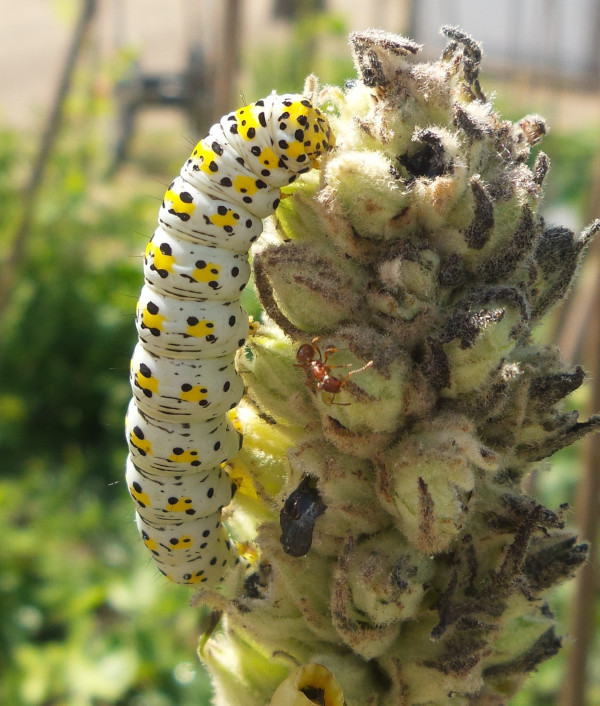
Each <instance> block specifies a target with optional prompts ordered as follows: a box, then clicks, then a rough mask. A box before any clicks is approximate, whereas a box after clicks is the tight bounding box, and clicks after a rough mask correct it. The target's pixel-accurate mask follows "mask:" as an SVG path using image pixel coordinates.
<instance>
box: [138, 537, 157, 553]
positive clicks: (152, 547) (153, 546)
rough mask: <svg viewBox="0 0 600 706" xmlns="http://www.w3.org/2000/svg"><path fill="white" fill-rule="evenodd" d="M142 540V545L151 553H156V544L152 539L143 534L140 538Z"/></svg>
mask: <svg viewBox="0 0 600 706" xmlns="http://www.w3.org/2000/svg"><path fill="white" fill-rule="evenodd" d="M144 534H145V533H144ZM142 539H143V540H144V544H145V545H146V546H147V547H148V549H149V550H150V551H151V552H158V544H157V543H156V541H155V540H154V539H152V538H151V537H149V536H148V535H147V534H145V536H142Z"/></svg>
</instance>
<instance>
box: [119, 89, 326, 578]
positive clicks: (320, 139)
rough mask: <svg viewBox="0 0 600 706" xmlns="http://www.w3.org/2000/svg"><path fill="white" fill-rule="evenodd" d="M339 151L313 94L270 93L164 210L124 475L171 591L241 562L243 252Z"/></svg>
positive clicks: (153, 252)
mask: <svg viewBox="0 0 600 706" xmlns="http://www.w3.org/2000/svg"><path fill="white" fill-rule="evenodd" d="M333 146H334V137H333V134H332V132H331V128H330V126H329V123H328V121H327V118H326V117H325V116H324V115H323V113H322V112H321V111H320V110H319V109H318V108H317V107H316V106H314V105H313V103H312V102H311V101H310V100H309V99H308V98H305V97H303V96H301V95H281V96H279V95H277V94H275V93H273V94H271V95H270V96H268V97H267V98H264V99H263V100H259V101H257V102H256V103H252V104H250V105H247V106H245V107H243V108H240V109H239V110H237V111H234V112H232V113H229V114H228V115H225V116H224V117H223V118H221V120H220V121H219V122H217V123H215V125H213V126H212V127H211V128H210V130H209V133H208V135H207V136H206V137H205V138H203V139H202V140H200V141H199V142H198V143H197V145H196V146H195V148H194V150H193V152H192V154H191V156H190V158H189V159H188V160H187V161H186V162H185V164H184V165H183V167H182V169H181V172H180V174H179V176H177V177H176V178H175V180H174V181H173V182H172V183H171V185H170V186H169V188H168V189H167V192H166V194H165V196H164V200H163V202H162V204H161V207H160V210H159V214H158V227H157V228H156V230H155V231H154V234H153V236H152V239H151V240H150V242H149V243H148V246H147V248H146V252H145V255H144V286H143V288H142V291H141V294H140V297H139V300H138V303H137V308H136V316H135V320H136V329H137V334H138V343H137V346H136V347H135V350H134V352H133V357H132V359H131V369H130V383H131V389H132V393H133V397H132V399H131V402H130V404H129V407H128V410H127V417H126V422H125V427H126V438H127V442H128V448H129V454H128V457H127V462H126V472H125V476H126V482H127V487H128V490H129V493H130V495H131V497H132V499H133V501H134V503H135V505H136V525H137V528H138V531H139V533H140V534H141V536H142V539H143V541H144V543H145V545H146V546H147V548H148V549H149V550H150V552H151V555H152V558H153V559H154V562H155V564H156V566H157V567H158V569H159V570H160V571H161V573H162V574H163V575H164V576H166V577H167V578H168V579H169V580H171V581H173V582H175V583H178V584H185V585H204V586H205V587H212V586H216V585H218V584H219V583H220V582H222V581H223V580H224V576H225V573H226V570H227V569H228V567H231V566H233V565H235V564H236V563H238V562H239V553H238V550H237V547H236V546H235V544H234V543H233V542H232V540H231V538H230V537H229V534H228V531H227V529H226V527H225V526H224V525H223V523H222V518H221V511H222V509H223V507H225V506H226V505H228V504H229V502H230V501H231V498H232V496H233V492H234V488H233V486H232V483H231V482H230V480H229V477H228V474H227V472H226V464H227V461H228V460H229V459H231V458H232V457H233V456H235V455H236V454H237V452H238V451H239V449H240V448H241V441H242V436H241V432H240V431H238V430H237V429H236V428H235V427H236V425H235V424H234V423H233V422H232V421H231V419H230V416H229V415H228V412H229V411H230V410H232V409H233V408H234V407H236V405H237V404H238V403H239V401H240V399H241V397H242V395H243V392H244V385H243V381H242V379H241V378H240V377H239V376H238V374H237V373H236V370H235V365H234V358H235V354H236V351H237V350H238V349H239V348H240V347H241V346H243V345H244V343H245V340H246V336H247V335H248V326H249V321H248V316H247V314H246V313H245V312H244V310H243V309H242V307H241V305H240V296H241V292H242V290H243V289H244V287H245V286H246V283H247V281H248V278H249V276H250V265H249V262H248V251H249V249H250V246H251V245H252V243H253V242H255V241H256V240H257V239H258V237H259V236H260V234H261V233H262V230H263V226H262V219H263V218H265V217H267V216H268V215H270V214H272V213H274V211H275V209H276V208H277V206H278V204H279V200H280V196H281V190H280V189H281V187H282V186H285V185H286V184H290V183H292V182H293V181H294V180H295V179H296V178H297V177H298V176H299V175H300V174H303V173H305V172H308V171H309V170H310V169H311V168H313V167H315V166H316V165H317V164H318V160H319V157H320V156H321V155H322V154H324V153H325V152H327V151H328V150H330V149H331V148H332V147H333Z"/></svg>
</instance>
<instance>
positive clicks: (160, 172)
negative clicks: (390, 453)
mask: <svg viewBox="0 0 600 706" xmlns="http://www.w3.org/2000/svg"><path fill="white" fill-rule="evenodd" d="M442 24H455V25H459V26H461V27H462V28H463V29H464V30H465V31H467V32H468V33H469V34H471V35H472V36H473V37H474V38H475V39H476V40H478V41H481V42H483V48H484V52H485V58H484V63H483V72H482V81H481V82H482V86H483V90H484V92H486V93H488V94H490V93H495V101H496V107H497V108H498V109H499V111H500V113H501V114H502V115H503V117H505V118H510V119H518V118H520V117H522V116H523V115H525V114H526V113H532V112H539V113H541V114H542V115H544V116H545V117H546V118H547V120H548V122H549V124H550V126H551V132H550V134H549V136H547V137H546V138H545V139H544V141H543V145H542V147H543V149H544V151H545V152H547V153H548V154H549V156H550V158H551V160H552V171H551V173H550V176H549V178H548V180H547V195H546V201H545V206H544V211H543V212H544V216H545V217H546V219H547V220H548V221H550V222H556V223H560V224H563V225H568V226H569V227H571V228H573V229H574V230H576V231H577V230H580V229H581V228H582V227H583V225H584V224H585V223H586V222H588V221H589V220H591V219H592V218H596V217H599V216H600V49H599V47H600V3H599V2H598V0H495V1H494V3H482V2H477V0H419V1H418V2H417V1H415V0H413V1H412V2H410V1H408V0H372V2H364V1H359V0H170V1H169V2H164V0H162V1H160V0H20V1H19V3H15V2H12V1H11V0H0V67H2V68H1V70H0V703H2V704H6V705H7V706H13V705H15V706H21V705H24V706H30V705H31V706H51V705H52V706H55V705H56V706H58V705H63V704H64V705H68V706H88V705H90V706H91V705H93V706H103V705H105V704H106V705H109V704H110V705H113V704H127V705H129V704H131V705H133V706H170V705H171V704H173V705H178V706H191V705H192V704H194V705H195V706H197V705H201V706H203V705H204V704H208V703H209V700H210V685H209V684H208V682H207V680H206V677H205V675H204V673H203V671H202V668H201V666H200V664H199V663H198V661H197V659H196V655H195V650H196V646H197V645H196V642H197V639H198V636H199V635H200V633H201V631H202V621H203V615H202V613H201V612H200V611H198V610H191V609H189V608H188V607H187V603H188V599H189V595H190V594H189V591H188V590H187V589H184V588H180V587H176V586H173V585H167V584H166V581H165V580H163V579H162V577H159V576H158V575H157V573H156V571H155V570H154V568H153V567H152V566H151V565H150V560H149V558H148V556H147V554H146V552H144V551H141V549H140V543H139V539H138V536H137V532H136V530H135V528H134V525H133V521H132V514H133V509H132V505H131V502H130V500H129V497H128V495H127V493H126V490H125V487H124V484H123V481H122V470H123V464H124V460H125V453H126V451H125V445H124V441H123V416H124V412H125V407H126V405H127V402H128V399H129V394H130V393H129V387H128V368H129V356H130V353H131V351H132V349H133V346H134V341H135V329H134V325H133V312H134V308H135V302H136V299H137V294H138V291H139V288H140V286H141V264H142V263H141V253H142V251H143V248H144V247H145V244H146V242H147V240H148V238H149V237H150V236H151V234H152V230H153V227H154V223H155V220H156V213H157V209H158V206H159V203H160V200H161V199H162V194H163V192H164V188H165V186H166V185H167V184H168V183H169V182H170V180H171V178H172V176H173V175H175V174H176V173H177V172H178V171H179V168H180V166H181V164H182V162H183V160H184V159H185V158H186V157H187V153H188V151H189V149H190V144H192V143H193V142H195V140H196V139H197V138H198V137H199V136H201V134H202V133H203V132H204V131H205V130H206V129H207V128H208V127H209V126H210V124H211V123H212V122H213V121H214V120H215V119H216V118H218V117H219V116H220V115H221V114H223V113H225V112H228V111H229V110H231V109H232V108H235V107H238V106H240V105H242V104H244V103H247V102H250V101H252V100H256V99H257V98H259V97H261V96H262V95H265V94H267V93H269V92H270V91H271V90H272V89H277V91H278V92H284V91H286V90H291V91H299V90H301V89H302V85H303V80H304V77H305V76H306V74H308V73H310V72H314V73H316V74H317V75H318V76H319V77H320V79H321V81H322V82H324V83H335V84H340V85H343V83H344V82H345V81H346V80H348V79H349V78H352V77H353V75H354V70H353V67H352V63H351V60H350V54H349V50H348V47H347V34H348V32H349V31H351V30H354V29H365V28H367V27H380V28H383V29H386V30H389V31H393V32H397V33H401V34H406V35H409V36H411V37H412V38H413V39H415V40H417V41H419V42H421V43H424V44H425V47H424V51H423V54H422V55H423V56H424V57H427V58H435V57H437V56H439V54H440V52H441V49H442V47H443V45H444V42H443V40H442V38H441V37H440V36H439V28H440V26H441V25H442ZM599 260H600V247H595V248H592V250H591V251H590V253H589V256H588V258H587V262H586V265H585V267H584V268H583V271H582V276H581V277H580V281H579V284H578V286H577V287H576V288H575V289H574V291H573V292H572V293H571V298H570V300H569V302H567V303H566V304H565V305H563V306H562V307H560V308H559V309H558V310H556V311H555V312H554V313H553V316H552V317H551V318H550V320H549V321H548V322H547V324H546V325H545V326H544V329H543V330H542V331H539V332H537V334H536V335H538V336H539V337H540V339H542V340H546V341H549V342H557V343H559V345H560V346H561V348H562V350H563V353H564V354H565V356H566V357H567V358H569V359H570V360H572V362H574V363H582V364H583V365H584V367H586V369H587V370H588V371H590V380H589V382H588V385H587V386H586V387H585V389H582V390H579V391H577V393H576V394H575V395H573V398H574V399H573V400H571V401H570V404H572V405H573V407H574V408H577V409H579V410H581V412H582V415H583V416H585V415H587V414H588V413H589V412H590V410H591V409H592V408H593V409H594V410H596V411H598V410H600V390H599V385H600V366H599V362H598V359H599V358H600V356H599V355H598V351H599V350H600V338H599V333H598V332H599V331H600V311H599V309H600V289H599V288H598V287H599V285H598V282H599V281H600V277H599V276H598V267H599V266H600V265H599ZM245 296H246V304H247V305H248V307H249V308H250V310H251V312H252V313H255V314H258V311H257V310H256V303H255V301H254V300H253V298H252V294H251V293H248V294H246V295H245ZM599 465H600V448H599V447H598V442H596V443H595V445H594V443H593V442H592V443H590V442H588V443H587V444H581V445H579V446H578V447H576V448H570V449H568V450H566V451H565V452H563V453H561V454H559V455H557V456H556V457H554V459H553V464H552V470H551V471H550V472H544V473H540V474H538V475H535V476H533V477H532V478H530V479H529V491H530V492H531V493H532V494H534V495H536V496H538V497H540V498H541V499H543V500H544V502H545V503H546V504H548V505H549V506H551V507H556V506H558V505H559V504H561V503H563V502H569V503H570V504H571V506H572V508H573V510H572V512H571V513H570V515H569V518H570V521H571V523H572V524H573V525H575V526H578V527H579V528H580V533H581V536H582V537H585V538H587V539H596V537H597V535H598V515H599V512H598V510H599V508H598V504H599V495H600V487H599V484H600V474H599V473H598V472H597V468H598V467H599ZM594 471H596V472H594ZM596 546H597V545H593V547H594V548H593V550H592V560H591V562H590V565H589V566H588V567H586V569H585V571H584V572H582V573H581V574H580V575H579V578H578V580H577V582H571V584H570V585H568V586H565V587H563V588H561V589H560V590H559V591H557V592H556V593H555V594H554V595H553V596H552V597H551V605H552V609H553V610H554V611H555V612H556V614H557V617H558V619H559V622H560V632H561V633H562V634H563V635H565V638H564V646H565V649H564V650H563V651H562V652H561V653H560V654H559V656H557V657H556V658H554V659H552V660H551V661H550V662H548V663H544V664H543V665H542V666H541V667H540V668H539V670H538V671H537V672H535V673H533V674H532V675H531V677H530V679H529V680H528V682H527V685H526V688H525V689H524V691H523V692H522V693H521V694H520V695H519V696H518V697H516V698H515V699H513V701H512V702H511V706H534V705H535V706H546V705H547V706H550V705H554V704H560V705H561V706H583V705H584V704H585V705H586V706H593V705H594V704H596V705H598V704H600V629H598V628H599V627H600V611H599V608H598V606H599V605H600V603H599V602H598V600H597V597H598V584H597V578H596V575H597V574H596V572H597V559H598V550H597V548H596Z"/></svg>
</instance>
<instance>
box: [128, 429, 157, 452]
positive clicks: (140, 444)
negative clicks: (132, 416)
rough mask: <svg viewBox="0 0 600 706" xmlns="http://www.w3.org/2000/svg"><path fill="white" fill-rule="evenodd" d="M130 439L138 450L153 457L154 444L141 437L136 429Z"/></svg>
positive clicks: (132, 431)
mask: <svg viewBox="0 0 600 706" xmlns="http://www.w3.org/2000/svg"><path fill="white" fill-rule="evenodd" d="M129 439H130V441H131V445H132V446H135V448H136V449H139V450H140V451H142V452H144V453H146V454H148V456H152V444H151V443H150V442H149V441H148V439H143V438H141V437H139V436H138V435H137V434H136V432H135V427H134V428H133V429H132V430H131V434H130V435H129Z"/></svg>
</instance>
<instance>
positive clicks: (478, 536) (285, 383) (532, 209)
mask: <svg viewBox="0 0 600 706" xmlns="http://www.w3.org/2000/svg"><path fill="white" fill-rule="evenodd" d="M444 33H445V34H446V36H447V37H448V40H449V44H448V46H447V48H446V50H445V51H444V53H443V55H442V57H441V59H440V60H439V61H437V62H432V63H419V62H418V61H417V60H416V59H415V58H414V57H415V55H416V54H417V53H418V51H419V50H420V47H419V46H418V45H416V44H415V43H414V42H412V41H410V40H407V39H405V38H403V37H399V36H395V35H389V34H386V33H383V32H378V31H368V32H364V33H354V34H353V35H351V45H352V48H353V53H354V58H355V64H356V67H357V72H358V78H357V79H356V80H355V81H350V82H348V85H347V86H346V88H345V90H344V91H341V90H338V89H332V88H330V89H325V90H324V91H322V92H321V93H320V94H319V96H320V99H321V101H322V103H323V105H324V106H325V108H326V109H327V110H328V111H329V115H330V120H331V123H332V126H333V129H334V131H335V133H336V138H337V148H336V150H335V151H334V152H333V153H332V154H331V155H329V157H328V158H326V159H323V161H322V164H321V168H320V171H319V173H316V172H313V173H311V174H309V175H307V176H306V177H305V178H303V179H302V180H301V181H300V182H299V183H297V184H294V185H293V186H291V187H289V189H287V192H288V194H289V196H288V198H286V199H284V200H283V201H282V203H281V205H280V207H279V209H278V212H277V218H276V220H275V221H274V222H273V224H272V227H271V229H270V232H269V234H268V236H267V238H266V241H265V243H264V244H263V246H262V249H261V250H260V251H257V252H256V253H255V259H254V268H255V279H256V284H257V288H258V291H259V294H260V296H261V299H262V302H263V304H264V307H265V311H266V313H267V320H266V321H265V324H264V325H263V326H262V327H261V328H260V329H259V330H258V332H257V333H256V334H255V335H254V336H252V338H251V341H250V343H249V347H248V351H247V353H246V354H245V355H242V356H240V357H239V360H238V366H239V368H240V370H241V372H242V374H243V377H244V381H245V384H246V387H247V398H246V401H245V402H244V403H243V404H242V405H241V406H240V408H239V409H238V416H239V419H240V422H241V424H242V428H243V430H244V447H243V449H242V451H241V452H240V454H239V456H237V457H236V458H235V459H234V461H233V462H232V468H231V475H232V477H233V478H234V479H235V481H236V483H237V485H238V492H237V495H236V497H235V498H234V502H233V504H232V512H231V513H230V517H229V525H230V528H231V530H232V531H233V533H234V535H235V536H237V537H238V539H239V540H240V543H241V547H242V549H243V548H244V547H245V548H246V553H247V555H248V557H249V558H250V560H251V561H252V568H251V569H250V571H249V573H247V574H246V575H244V576H242V577H241V580H240V581H239V582H238V583H236V582H235V581H234V580H233V579H232V581H231V582H230V583H229V589H228V592H225V593H221V594H216V593H213V594H210V593H205V594H201V595H198V597H197V600H198V602H202V603H207V604H209V605H212V606H213V608H214V609H215V610H218V611H219V612H220V613H221V614H222V618H221V624H222V629H221V630H220V631H217V632H216V633H215V634H214V635H213V636H212V637H210V639H208V640H206V641H205V642H204V643H203V648H202V652H201V656H202V659H203V660H204V662H205V663H206V665H207V666H208V669H209V670H210V672H211V674H212V676H213V679H214V683H215V689H216V697H215V703H216V704H218V705H219V706H234V705H237V704H239V705H240V706H241V705H242V704H243V706H265V705H266V704H271V705H272V706H281V705H282V704H285V705H286V706H289V704H294V705H295V704H298V705H299V706H301V705H305V706H306V705H308V704H327V706H333V705H334V704H342V703H345V704H346V705H347V706H366V705H369V706H375V705H380V706H392V705H396V704H398V705H403V706H417V705H422V704H431V705H434V704H436V705H439V704H503V703H506V702H507V699H508V698H509V697H510V696H511V695H512V694H514V693H515V692H516V691H517V690H518V688H519V687H520V685H521V684H522V682H523V680H524V679H525V677H526V675H527V674H528V673H529V672H530V671H531V670H532V669H534V668H535V667H536V666H537V665H538V664H539V663H540V662H541V661H543V660H545V659H548V658H549V657H551V656H552V655H553V654H555V653H556V652H557V651H558V649H559V647H560V637H559V636H557V635H556V632H555V628H554V625H553V617H552V613H551V611H550V608H549V607H548V605H547V603H546V601H545V598H544V596H545V594H546V592H547V591H548V589H550V588H551V587H552V586H555V585H557V584H559V583H561V582H563V581H565V580H567V579H568V578H569V577H570V576H572V574H573V572H574V571H575V570H576V569H577V567H578V566H580V565H581V564H582V563H583V562H584V561H585V558H586V553H587V545H586V544H585V543H578V542H577V538H576V536H575V535H573V534H572V533H571V532H570V531H569V530H568V529H565V512H566V507H560V508H557V509H554V510H552V509H549V508H546V507H544V506H543V505H541V504H540V503H538V502H537V501H535V500H534V499H533V498H530V497H528V496H527V495H525V494H524V493H523V492H522V490H521V485H522V482H523V480H524V479H525V478H526V477H527V474H528V473H530V472H531V471H532V470H533V469H543V468H545V467H546V464H547V458H548V457H549V456H551V455H552V454H553V453H554V452H555V451H556V450H558V449H560V448H562V447H564V446H566V445H568V444H570V443H572V442H573V441H575V440H577V439H578V438H580V437H582V436H583V435H585V434H587V433H588V432H591V431H596V430H597V429H598V428H599V427H600V416H598V415H594V416H592V417H590V418H589V419H588V420H587V421H584V422H580V421H578V415H577V413H576V412H571V411H566V410H565V408H564V406H563V400H564V398H565V397H566V396H567V395H568V394H569V393H570V392H572V391H573V390H575V389H576V388H578V387H579V386H580V385H581V384H582V382H583V380H584V372H583V370H582V369H581V368H580V367H576V366H571V365H569V364H568V363H567V362H566V361H565V360H564V359H563V358H562V357H561V355H560V353H559V351H558V350H557V349H555V348H553V347H549V346H544V345H539V344H536V343H534V341H533V340H532V337H531V329H532V327H533V326H534V325H535V324H537V323H538V322H539V321H540V320H541V319H542V317H543V316H544V315H545V314H546V313H547V312H548V311H549V310H550V309H551V308H552V307H553V306H554V305H555V304H556V303H557V302H558V301H559V300H560V299H562V298H563V297H564V295H565V294H566V292H567V291H568V289H569V286H570V283H571V280H572V278H573V276H574V274H575V272H576V270H577V267H578V265H579V263H580V260H581V257H582V254H583V252H584V250H585V248H586V247H587V245H588V244H589V242H590V241H591V240H592V238H593V236H594V235H595V234H596V233H597V232H598V230H600V221H596V222H595V223H593V224H592V225H591V226H589V227H588V228H587V229H586V230H584V232H583V233H582V234H581V235H580V236H576V235H575V234H574V233H572V232H571V231H570V230H569V229H567V228H563V227H559V226H552V225H548V224H546V223H545V222H544V220H543V218H541V217H540V216H539V214H538V208H539V203H540V199H541V196H542V186H543V181H544V178H545V176H546V174H547V172H548V169H549V161H548V159H547V157H546V156H545V155H544V154H543V153H542V152H539V153H538V155H537V157H536V159H535V161H534V162H533V166H532V167H529V166H528V160H529V158H530V155H531V148H532V147H533V146H534V145H536V144H537V143H538V142H539V141H540V140H541V139H542V137H543V135H544V133H545V131H546V128H545V124H544V121H543V119H542V118H540V117H539V116H536V115H533V116H526V117H525V118H523V119H522V120H521V121H519V122H518V123H516V124H514V123H511V122H508V121H504V120H502V119H501V118H500V117H499V116H498V115H497V113H495V112H494V110H493V107H492V105H491V103H490V102H489V101H488V100H487V98H486V96H485V94H484V92H483V90H482V87H481V85H480V82H479V66H480V62H481V51H480V48H479V46H478V44H477V43H476V42H474V41H473V40H472V39H471V38H470V37H468V36H466V35H465V34H464V33H462V32H460V31H459V30H457V29H455V28H451V27H447V28H444ZM307 86H308V88H307V90H308V91H309V92H311V93H313V94H315V93H316V88H315V85H314V81H309V83H308V84H307ZM311 97H313V98H315V95H313V96H311ZM280 521H281V525H280Z"/></svg>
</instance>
